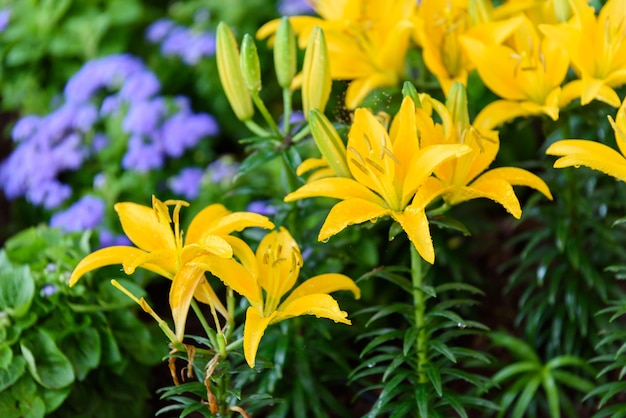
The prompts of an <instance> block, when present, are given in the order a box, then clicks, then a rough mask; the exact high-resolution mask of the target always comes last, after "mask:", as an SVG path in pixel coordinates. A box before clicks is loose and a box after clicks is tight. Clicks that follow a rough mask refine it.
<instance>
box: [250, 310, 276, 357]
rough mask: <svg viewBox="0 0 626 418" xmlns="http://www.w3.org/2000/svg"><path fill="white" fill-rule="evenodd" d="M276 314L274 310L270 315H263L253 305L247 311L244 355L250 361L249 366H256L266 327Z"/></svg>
mask: <svg viewBox="0 0 626 418" xmlns="http://www.w3.org/2000/svg"><path fill="white" fill-rule="evenodd" d="M275 316H276V312H273V313H272V314H271V315H270V316H268V317H263V316H261V312H259V311H258V310H257V309H256V308H254V307H252V306H250V307H249V308H248V310H247V311H246V323H245V325H244V328H243V355H244V357H245V358H246V362H248V366H250V367H254V360H255V358H256V352H257V350H258V349H259V343H260V342H261V338H263V334H265V329H266V328H267V326H268V325H269V323H270V321H271V320H272V319H274V317H275Z"/></svg>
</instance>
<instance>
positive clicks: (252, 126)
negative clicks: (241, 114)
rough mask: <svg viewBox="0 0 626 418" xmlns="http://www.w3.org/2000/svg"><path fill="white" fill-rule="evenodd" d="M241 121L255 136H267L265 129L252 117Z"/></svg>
mask: <svg viewBox="0 0 626 418" xmlns="http://www.w3.org/2000/svg"><path fill="white" fill-rule="evenodd" d="M243 123H244V125H246V128H248V129H249V130H250V131H252V133H253V134H255V135H257V136H267V134H268V132H267V131H266V130H265V129H263V128H261V127H260V126H259V125H258V124H257V123H256V122H255V121H253V120H252V119H248V120H244V121H243Z"/></svg>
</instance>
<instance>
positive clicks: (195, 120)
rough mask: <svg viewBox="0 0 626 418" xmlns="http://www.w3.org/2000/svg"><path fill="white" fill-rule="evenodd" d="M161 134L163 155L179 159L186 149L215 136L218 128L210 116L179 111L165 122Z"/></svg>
mask: <svg viewBox="0 0 626 418" xmlns="http://www.w3.org/2000/svg"><path fill="white" fill-rule="evenodd" d="M162 132H163V137H162V145H163V149H164V150H165V153H166V154H167V155H168V156H170V157H180V156H181V155H182V154H183V152H184V151H185V150H186V149H189V148H191V147H194V146H195V145H196V144H197V143H198V142H199V141H200V140H201V139H202V138H204V137H206V136H210V135H215V134H216V133H217V132H218V127H217V122H215V119H213V117H212V116H209V115H207V114H205V113H199V114H193V113H189V112H186V111H181V112H178V113H175V114H174V115H173V116H172V117H170V118H169V119H168V120H166V121H165V123H164V124H163V131H162Z"/></svg>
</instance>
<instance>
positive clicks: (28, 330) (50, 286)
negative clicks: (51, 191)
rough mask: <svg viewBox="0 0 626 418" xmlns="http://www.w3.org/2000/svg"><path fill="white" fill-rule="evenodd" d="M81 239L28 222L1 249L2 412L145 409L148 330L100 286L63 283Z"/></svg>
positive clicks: (82, 250)
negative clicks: (26, 227) (123, 404)
mask: <svg viewBox="0 0 626 418" xmlns="http://www.w3.org/2000/svg"><path fill="white" fill-rule="evenodd" d="M88 239H89V235H88V234H82V235H81V234H73V235H71V234H67V235H64V234H61V233H60V232H59V231H56V230H51V229H47V228H44V227H40V228H33V229H29V230H25V231H23V232H22V233H20V234H18V235H16V236H15V237H13V238H11V239H10V240H9V241H7V243H6V246H5V249H4V250H2V251H1V252H0V416H2V417H7V418H10V417H22V416H28V417H43V416H44V415H46V416H59V417H61V416H77V415H80V416H92V417H103V418H104V417H113V416H116V413H117V408H116V402H124V401H126V402H128V413H131V414H132V416H137V417H140V416H146V414H147V413H148V412H149V403H148V402H147V401H148V399H149V396H150V383H149V378H148V376H149V374H148V373H149V370H150V366H152V365H154V364H155V363H156V362H158V361H159V359H160V357H161V355H162V354H163V353H161V352H159V351H158V350H157V349H156V348H155V346H157V345H156V344H155V334H154V332H152V330H151V329H150V328H149V327H147V326H146V325H145V324H143V323H142V322H140V321H139V320H138V319H137V318H136V317H135V316H134V314H133V312H132V311H131V310H129V307H130V304H129V301H128V300H127V299H124V296H123V295H120V294H118V293H119V292H117V291H116V290H115V289H114V288H112V286H110V284H109V283H108V282H100V284H99V285H98V286H96V287H92V286H91V285H79V286H76V287H75V288H72V289H70V288H69V287H68V286H67V280H68V279H69V274H70V272H71V268H72V266H74V265H75V264H76V263H77V261H78V259H80V258H81V257H82V256H83V255H84V254H86V253H87V252H88V250H89V248H88V247H89V245H88ZM128 285H129V286H131V287H133V286H134V287H137V286H136V285H134V284H133V283H132V282H128ZM142 400H143V402H142Z"/></svg>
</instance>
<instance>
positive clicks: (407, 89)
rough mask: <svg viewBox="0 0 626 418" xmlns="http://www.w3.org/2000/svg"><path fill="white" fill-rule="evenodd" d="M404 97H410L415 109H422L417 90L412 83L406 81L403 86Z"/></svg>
mask: <svg viewBox="0 0 626 418" xmlns="http://www.w3.org/2000/svg"><path fill="white" fill-rule="evenodd" d="M402 97H410V98H411V100H413V103H414V104H415V107H422V103H421V102H420V97H419V94H418V93H417V89H416V88H415V86H414V85H413V83H411V82H410V81H405V82H404V84H403V85H402Z"/></svg>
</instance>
